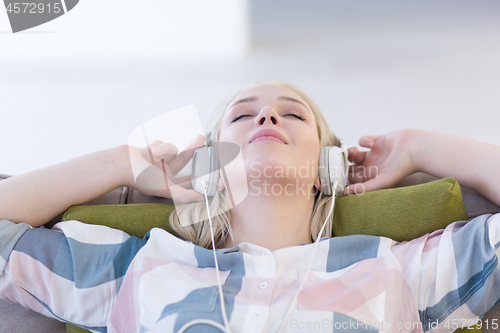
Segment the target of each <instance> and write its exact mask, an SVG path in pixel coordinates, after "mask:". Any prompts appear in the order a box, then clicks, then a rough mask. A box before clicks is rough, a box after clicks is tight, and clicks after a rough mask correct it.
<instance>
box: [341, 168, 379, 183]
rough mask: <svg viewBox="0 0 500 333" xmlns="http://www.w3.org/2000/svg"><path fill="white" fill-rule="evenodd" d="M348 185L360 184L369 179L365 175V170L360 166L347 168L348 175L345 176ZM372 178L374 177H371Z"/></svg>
mask: <svg viewBox="0 0 500 333" xmlns="http://www.w3.org/2000/svg"><path fill="white" fill-rule="evenodd" d="M347 176H348V179H349V182H350V183H362V182H365V181H367V180H369V179H370V178H368V177H367V175H366V168H365V167H364V166H362V165H351V166H349V174H348V175H347ZM373 176H374V177H375V176H376V175H373Z"/></svg>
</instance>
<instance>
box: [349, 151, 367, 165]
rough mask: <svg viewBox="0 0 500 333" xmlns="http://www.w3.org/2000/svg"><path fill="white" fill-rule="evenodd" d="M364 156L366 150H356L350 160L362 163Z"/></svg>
mask: <svg viewBox="0 0 500 333" xmlns="http://www.w3.org/2000/svg"><path fill="white" fill-rule="evenodd" d="M365 156H366V151H360V152H358V154H357V155H356V157H355V158H354V160H353V161H352V162H353V163H356V164H363V162H364V161H365Z"/></svg>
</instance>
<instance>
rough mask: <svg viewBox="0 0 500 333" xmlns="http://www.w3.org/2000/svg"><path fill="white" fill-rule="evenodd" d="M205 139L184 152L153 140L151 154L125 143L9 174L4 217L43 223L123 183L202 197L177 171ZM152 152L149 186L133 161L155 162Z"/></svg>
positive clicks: (2, 190)
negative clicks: (137, 177) (141, 181)
mask: <svg viewBox="0 0 500 333" xmlns="http://www.w3.org/2000/svg"><path fill="white" fill-rule="evenodd" d="M204 140H205V137H203V136H201V135H200V136H197V137H196V138H195V139H194V140H193V141H192V142H191V144H190V145H188V147H187V148H186V149H185V150H184V151H182V152H181V153H179V154H178V151H177V148H176V147H175V146H173V145H172V144H169V143H162V142H160V141H155V142H153V143H152V144H151V147H150V148H151V149H152V150H151V151H149V152H148V151H147V148H137V147H133V146H128V145H122V146H119V147H116V148H112V149H107V150H103V151H99V152H95V153H91V154H87V155H84V156H80V157H77V158H74V159H72V160H69V161H66V162H62V163H59V164H56V165H52V166H49V167H46V168H43V169H40V170H35V171H31V172H28V173H25V174H22V175H18V176H14V177H11V178H7V179H6V180H3V181H2V182H0V220H3V219H6V220H10V221H12V222H16V223H20V222H24V223H28V224H30V225H31V226H33V227H39V226H41V225H43V224H45V223H47V222H48V221H50V220H51V219H53V218H54V217H55V216H57V215H59V214H61V213H62V212H64V211H65V210H66V209H68V208H69V207H70V206H73V205H79V204H83V203H85V202H88V201H90V200H92V199H95V198H97V197H99V196H101V195H103V194H105V193H108V192H109V191H112V190H114V189H115V188H117V187H120V186H129V187H132V188H134V189H137V190H139V191H141V192H143V193H145V194H147V195H153V196H161V197H167V198H172V192H173V193H174V194H175V199H176V200H177V201H180V202H191V201H195V200H201V199H202V198H203V196H202V195H201V194H200V193H198V192H196V191H194V190H192V189H189V188H190V187H191V176H190V175H189V176H184V177H179V178H175V175H176V174H177V173H178V172H179V171H180V170H181V169H182V168H183V167H184V166H185V165H186V164H187V163H188V162H189V160H190V159H191V158H192V157H193V153H194V148H197V147H200V146H202V145H203V143H204ZM153 148H154V149H153ZM150 156H153V159H154V160H153V163H155V167H151V168H150V169H148V170H147V171H145V173H146V174H148V173H149V175H150V176H152V177H146V178H148V179H149V181H148V182H147V183H148V184H147V185H148V187H147V188H145V187H141V186H140V184H137V183H136V181H135V179H134V175H133V172H132V165H135V166H138V165H140V166H144V165H146V166H150V165H151V161H150ZM160 162H161V164H160ZM146 176H147V175H146ZM167 183H168V184H167ZM143 185H144V184H143ZM169 185H179V186H169Z"/></svg>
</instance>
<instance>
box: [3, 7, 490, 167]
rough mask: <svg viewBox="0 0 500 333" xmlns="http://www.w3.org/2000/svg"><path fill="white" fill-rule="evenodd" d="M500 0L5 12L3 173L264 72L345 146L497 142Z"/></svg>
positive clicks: (118, 139) (204, 111) (64, 153)
mask: <svg viewBox="0 0 500 333" xmlns="http://www.w3.org/2000/svg"><path fill="white" fill-rule="evenodd" d="M499 59H500V2H498V1H493V0H489V1H488V0H483V1H464V0H432V1H431V0H419V1H413V2H409V1H389V0H380V1H367V0H364V1H361V0H349V1H345V0H344V1H340V0H281V1H278V0H274V1H271V0H183V1H180V0H175V1H174V0H163V1H161V2H159V1H153V0H141V1H131V0H120V1H119V0H106V1H100V0H81V1H80V3H79V4H78V5H77V6H76V7H75V8H74V9H73V10H72V11H71V12H68V13H67V14H66V15H64V16H62V17H60V18H58V19H56V20H54V21H51V22H48V23H46V24H44V25H41V26H38V27H35V28H33V29H30V30H27V31H24V32H20V33H16V34H13V33H12V31H11V29H10V25H9V21H8V18H7V14H6V12H5V10H4V7H1V8H0V128H1V130H0V173H4V174H11V175H13V174H19V173H23V172H26V171H30V170H33V169H37V168H41V167H43V166H47V165H50V164H54V163H57V162H60V161H64V160H67V159H69V158H72V157H75V156H78V155H82V154H85V153H89V152H92V151H96V150H100V149H105V148H110V147H113V146H116V145H119V144H123V143H126V142H127V138H128V135H129V134H130V132H131V131H132V130H133V129H134V128H136V127H137V126H139V125H140V124H141V123H143V122H145V121H147V120H149V119H151V118H154V117H156V116H158V115H161V114H163V113H165V112H168V111H171V110H174V109H177V108H180V107H183V106H186V105H190V104H196V106H197V109H198V112H199V115H200V118H201V122H202V125H203V126H204V127H206V128H208V127H207V126H209V125H208V124H207V122H208V121H209V115H210V113H211V112H212V111H214V110H215V109H216V108H217V106H218V105H219V104H220V103H221V102H223V101H225V100H227V99H228V98H229V97H230V96H232V94H233V93H234V92H237V91H238V90H240V89H242V88H245V87H247V86H249V85H251V84H253V83H254V82H255V81H257V80H259V79H270V78H279V79H285V80H289V81H290V82H292V83H295V84H297V85H298V86H300V87H302V88H303V89H304V90H305V91H306V92H308V94H309V95H311V97H312V98H313V99H315V101H316V102H317V103H318V104H319V106H320V107H321V108H322V110H323V111H324V113H325V115H326V118H327V120H328V122H329V124H330V126H331V128H332V129H333V131H334V132H335V133H337V134H338V135H339V136H340V137H342V138H343V139H344V142H345V143H346V144H347V145H348V146H351V145H356V144H357V141H358V139H359V137H360V136H362V135H366V134H383V133H386V132H389V131H393V130H397V129H401V128H408V127H412V128H422V129H428V130H435V131H441V132H447V133H452V134H457V135H462V136H465V137H469V138H473V139H476V140H480V141H485V142H489V143H493V144H500V129H499V120H500V61H499Z"/></svg>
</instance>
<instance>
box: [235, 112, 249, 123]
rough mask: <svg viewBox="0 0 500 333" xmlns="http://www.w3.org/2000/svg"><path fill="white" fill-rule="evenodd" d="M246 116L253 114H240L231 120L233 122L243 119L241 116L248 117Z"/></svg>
mask: <svg viewBox="0 0 500 333" xmlns="http://www.w3.org/2000/svg"><path fill="white" fill-rule="evenodd" d="M246 116H251V114H248V113H245V114H240V115H239V116H236V117H234V118H233V120H231V122H232V123H234V122H235V121H237V120H238V119H241V118H243V117H246Z"/></svg>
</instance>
